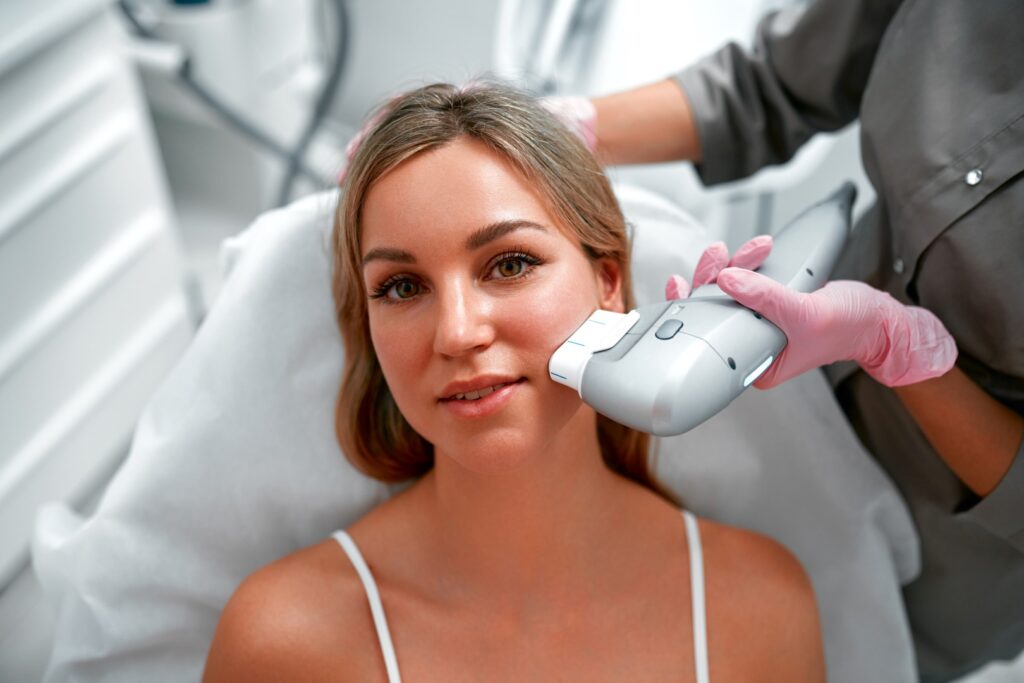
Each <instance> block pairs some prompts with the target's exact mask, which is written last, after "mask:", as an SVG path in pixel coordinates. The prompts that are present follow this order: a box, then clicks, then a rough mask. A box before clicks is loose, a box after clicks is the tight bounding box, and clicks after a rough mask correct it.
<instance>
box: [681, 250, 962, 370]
mask: <svg viewBox="0 0 1024 683" xmlns="http://www.w3.org/2000/svg"><path fill="white" fill-rule="evenodd" d="M747 244H750V243H749V242H748V243H747ZM746 246H747V245H744V247H746ZM716 247H717V245H712V246H711V247H709V248H708V250H707V251H705V253H704V256H705V257H708V253H709V252H711V251H712V250H713V249H716ZM742 250H743V248H741V249H740V251H742ZM769 251H770V246H769ZM738 255H739V252H737V256H738ZM726 256H727V254H726ZM765 256H767V254H766V255H765ZM708 261H709V265H708V266H707V269H706V270H705V272H703V273H700V272H699V271H700V270H701V263H704V262H705V258H704V257H702V258H701V263H699V264H698V266H697V271H698V274H696V275H695V276H694V281H695V282H697V281H698V279H705V281H708V282H716V283H717V284H718V286H719V287H720V288H721V289H722V291H723V292H725V293H726V294H728V295H729V296H731V297H732V298H734V299H735V300H736V301H738V302H739V303H740V304H742V305H744V306H746V307H747V308H749V309H751V310H753V311H756V312H757V313H760V314H761V315H763V316H764V317H765V318H767V319H768V320H770V321H772V322H773V323H774V324H775V325H777V326H778V327H779V329H781V330H782V332H783V333H784V334H785V335H786V338H787V343H786V348H785V349H783V351H782V353H781V354H779V357H778V358H777V359H776V360H775V362H774V363H772V365H771V367H769V368H768V370H767V371H765V373H764V374H763V375H762V376H761V377H760V378H758V380H757V381H756V382H754V386H756V387H757V388H759V389H770V388H771V387H774V386H778V385H779V384H782V383H783V382H785V381H786V380H788V379H790V378H792V377H796V376H797V375H800V374H802V373H804V372H806V371H808V370H811V369H813V368H817V367H820V366H822V365H827V364H829V363H834V362H836V361H841V360H852V361H856V362H857V364H858V365H860V366H861V367H862V368H863V369H864V371H865V372H867V373H868V374H869V375H871V376H872V377H873V378H874V379H875V380H876V381H878V382H879V383H881V384H884V385H886V386H889V387H896V386H903V385H906V384H914V383H916V382H921V381H924V380H926V379H931V378H933V377H939V376H941V375H944V374H945V373H946V372H948V371H949V370H950V368H952V367H953V363H954V362H955V361H956V357H957V349H956V343H955V342H954V341H953V337H952V335H950V333H949V332H948V331H947V330H946V328H945V326H943V324H942V323H941V322H940V321H939V319H938V318H936V317H935V315H934V314H932V313H931V312H930V311H928V310H926V309H923V308H920V307H918V306H904V305H903V304H901V303H899V302H898V301H896V299H894V298H892V297H891V296H889V295H888V294H887V293H885V292H881V291H879V290H877V289H875V288H873V287H870V286H869V285H866V284H864V283H863V282H853V281H847V280H840V281H836V282H829V283H827V284H826V285H825V286H824V287H822V288H821V289H819V290H817V291H815V292H811V293H808V294H805V293H801V292H795V291H793V290H791V289H789V288H788V287H786V286H785V285H782V284H780V283H778V282H776V281H774V280H772V279H770V278H767V277H765V276H763V275H760V274H758V273H755V272H753V271H752V270H748V269H745V268H744V267H735V266H736V265H737V264H736V263H735V261H736V257H734V258H733V263H730V266H733V267H724V268H719V269H718V270H717V271H716V270H715V264H717V263H720V262H721V261H722V258H721V255H720V254H718V255H717V256H712V257H709V258H708ZM763 261H764V259H763V258H762V259H761V262H763ZM758 265H760V263H758ZM698 275H699V276H700V278H698ZM677 277H679V276H673V278H677ZM709 277H710V280H706V278H709ZM684 282H685V281H684ZM701 284H703V282H702V283H701ZM671 285H672V279H670V280H669V285H668V286H666V293H668V289H669V287H670V286H671Z"/></svg>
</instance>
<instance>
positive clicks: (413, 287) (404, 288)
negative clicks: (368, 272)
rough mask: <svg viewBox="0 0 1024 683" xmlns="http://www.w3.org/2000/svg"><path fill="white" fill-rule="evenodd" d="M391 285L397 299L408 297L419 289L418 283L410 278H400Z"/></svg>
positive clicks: (412, 295) (414, 294)
mask: <svg viewBox="0 0 1024 683" xmlns="http://www.w3.org/2000/svg"><path fill="white" fill-rule="evenodd" d="M391 287H392V289H394V291H395V294H396V295H397V296H398V298H399V299H410V298H412V297H414V296H416V293H417V292H418V291H419V285H417V284H416V283H415V282H413V281H412V280H400V281H398V282H396V283H395V284H393V285H392V286H391Z"/></svg>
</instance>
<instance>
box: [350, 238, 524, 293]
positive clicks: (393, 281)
mask: <svg viewBox="0 0 1024 683" xmlns="http://www.w3.org/2000/svg"><path fill="white" fill-rule="evenodd" d="M512 260H518V261H522V262H523V263H525V264H526V268H525V269H524V270H523V272H521V273H519V274H518V275H513V276H512V277H506V278H499V279H500V280H503V281H505V282H510V281H513V280H522V279H524V278H527V277H529V276H530V275H532V274H533V272H534V270H535V269H536V267H537V266H539V265H541V263H542V261H541V260H540V259H539V258H537V257H536V256H534V255H533V254H531V253H530V252H528V251H526V250H525V249H523V248H521V247H514V248H513V249H512V250H510V251H506V252H503V253H501V254H498V255H497V256H496V257H495V258H494V260H493V261H492V262H491V264H490V266H489V267H488V269H487V272H490V271H492V270H494V269H495V268H496V267H497V266H499V265H500V264H502V263H504V262H505V261H512ZM410 279H411V278H410V277H409V276H407V275H404V274H398V275H392V276H391V277H389V278H388V279H386V280H385V281H384V282H382V283H380V285H378V286H377V287H376V288H374V290H373V292H372V293H371V294H370V298H371V299H378V300H380V301H381V302H382V303H386V304H402V303H406V302H408V301H412V298H409V299H392V298H390V297H388V292H389V291H390V290H391V288H392V287H394V286H395V285H397V284H398V283H400V282H402V281H404V280H410Z"/></svg>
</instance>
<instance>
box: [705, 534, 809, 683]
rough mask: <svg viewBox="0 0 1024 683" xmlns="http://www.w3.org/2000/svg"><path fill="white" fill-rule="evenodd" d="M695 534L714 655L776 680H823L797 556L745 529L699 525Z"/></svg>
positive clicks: (806, 583)
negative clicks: (769, 673)
mask: <svg viewBox="0 0 1024 683" xmlns="http://www.w3.org/2000/svg"><path fill="white" fill-rule="evenodd" d="M700 532H701V541H702V546H703V550H704V567H705V585H706V592H707V609H708V629H709V632H710V634H711V636H709V638H710V642H711V643H712V646H713V650H714V645H715V644H716V643H717V645H718V646H719V649H720V652H719V657H720V658H728V659H730V660H731V661H732V662H734V663H736V664H745V668H748V670H757V671H772V672H776V673H777V674H778V676H777V678H778V680H787V681H824V680H825V661H824V651H823V646H822V640H821V622H820V619H819V616H818V606H817V601H816V600H815V597H814V588H813V586H812V585H811V581H810V578H809V577H808V575H807V572H806V571H805V570H804V568H803V566H802V565H801V564H800V561H799V560H798V559H797V558H796V556H795V555H794V554H793V553H792V552H791V551H790V550H789V549H788V548H786V547H785V546H784V545H782V544H781V543H779V542H778V541H776V540H774V539H772V538H769V537H768V536H764V535H762V534H758V533H755V532H753V531H748V530H746V529H740V528H737V527H732V526H727V525H724V524H719V523H716V522H713V521H710V520H706V519H701V520H700ZM716 630H717V631H720V634H719V636H718V637H715V632H716ZM723 634H727V635H723ZM712 657H713V658H714V657H715V652H714V651H712Z"/></svg>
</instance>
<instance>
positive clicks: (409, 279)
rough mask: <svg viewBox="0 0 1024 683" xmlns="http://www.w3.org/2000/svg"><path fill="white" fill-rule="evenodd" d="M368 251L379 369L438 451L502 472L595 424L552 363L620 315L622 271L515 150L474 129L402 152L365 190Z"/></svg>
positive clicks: (368, 283) (409, 416)
mask: <svg viewBox="0 0 1024 683" xmlns="http://www.w3.org/2000/svg"><path fill="white" fill-rule="evenodd" d="M362 251H363V253H362V254H361V256H362V259H363V279H364V282H365V284H366V290H367V293H368V294H369V296H370V300H369V301H368V302H367V303H368V309H369V324H370V333H371V337H372V341H373V346H374V349H375V351H376V353H377V357H378V359H379V361H380V364H381V369H382V370H383V373H384V377H385V379H386V380H387V383H388V387H389V388H390V390H391V393H392V395H393V396H394V399H395V402H396V403H397V405H398V407H399V409H400V410H401V411H402V414H403V415H404V416H405V418H406V419H407V420H408V421H409V423H410V424H411V425H412V426H413V428H414V429H416V431H417V432H419V433H420V434H421V435H422V436H423V437H424V438H425V439H427V440H428V441H429V442H431V443H432V444H434V447H435V450H436V453H437V456H438V457H443V456H450V457H452V458H454V459H455V460H457V461H458V462H459V463H461V464H462V465H463V466H465V467H467V468H469V469H471V470H473V471H477V472H495V471H502V470H505V469H508V468H509V467H511V466H514V465H515V464H516V463H517V462H521V461H523V460H525V459H526V458H527V457H529V455H530V454H533V453H543V452H544V451H545V449H546V448H550V447H554V446H557V445H558V443H559V442H558V441H556V439H558V438H559V437H560V438H562V439H565V438H566V435H567V434H569V433H572V431H573V429H577V430H579V429H581V425H583V424H584V423H586V424H589V425H590V429H593V424H594V423H593V421H592V420H591V421H589V422H587V421H586V420H585V419H583V418H585V417H586V415H585V414H583V413H582V411H581V410H580V408H581V406H582V403H581V401H580V399H579V396H578V395H577V394H576V393H575V392H574V391H573V390H571V389H569V388H567V387H565V386H562V385H559V384H556V383H554V382H553V381H551V379H550V378H549V376H548V370H547V367H548V360H549V359H550V358H551V354H552V353H553V352H554V351H555V349H556V348H558V346H559V345H561V344H562V343H563V342H564V341H565V340H566V339H567V338H568V337H569V336H570V335H571V334H572V332H573V331H574V330H575V329H576V328H577V327H578V326H579V325H580V324H582V322H583V321H584V320H585V319H586V318H587V317H588V316H589V315H590V314H591V313H592V312H593V311H594V310H595V309H596V308H606V309H609V310H617V311H622V304H621V293H620V289H619V286H620V271H619V269H618V267H617V265H616V264H614V263H613V262H612V261H610V260H602V261H599V262H597V263H593V262H591V261H590V260H589V259H588V258H587V257H586V256H585V254H584V253H583V251H582V248H581V247H580V245H579V243H578V242H577V241H576V240H575V238H571V237H569V236H567V233H565V232H563V231H562V230H561V229H559V228H558V227H557V224H556V221H555V219H554V218H553V217H552V215H551V214H550V213H549V211H548V209H547V207H546V205H545V202H544V201H543V200H542V198H541V196H540V195H539V194H538V193H537V192H536V191H534V189H533V188H532V187H531V186H530V185H529V184H528V182H527V181H526V180H525V179H524V178H523V177H522V176H521V175H520V174H519V173H518V172H517V171H516V170H515V169H514V168H513V167H512V166H511V165H510V164H509V163H508V162H507V161H505V159H504V158H503V157H501V156H499V155H498V154H496V153H494V152H492V151H490V150H489V149H488V148H487V147H485V146H484V145H483V144H482V143H480V142H478V141H476V140H473V139H472V138H468V137H462V138H458V139H456V140H455V141H453V142H452V143H449V144H448V145H445V146H444V147H441V148H438V149H434V150H431V151H429V152H424V153H422V154H419V155H417V156H415V157H413V158H412V159H409V160H408V161H405V162H403V163H402V164H401V165H399V166H398V167H397V168H395V169H393V170H392V171H390V172H389V173H387V174H386V175H384V176H383V177H382V178H381V179H380V180H378V181H377V182H376V183H375V184H374V185H373V186H372V188H371V189H370V191H369V193H368V194H367V197H366V201H365V202H364V205H363V211H362ZM473 391H479V392H480V394H481V395H479V397H477V398H474V397H475V396H477V395H478V394H476V393H471V392H473ZM465 394H468V395H465ZM482 394H486V395H482ZM458 395H463V396H462V397H461V398H459V397H458ZM586 410H589V408H588V409H586ZM574 417H575V418H576V419H575V420H574V419H573V418H574ZM570 423H571V424H572V426H571V427H570V428H569V429H566V426H567V425H570ZM570 440H571V439H570Z"/></svg>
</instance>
